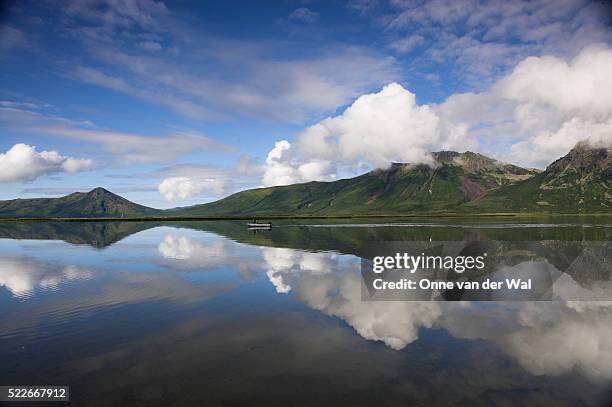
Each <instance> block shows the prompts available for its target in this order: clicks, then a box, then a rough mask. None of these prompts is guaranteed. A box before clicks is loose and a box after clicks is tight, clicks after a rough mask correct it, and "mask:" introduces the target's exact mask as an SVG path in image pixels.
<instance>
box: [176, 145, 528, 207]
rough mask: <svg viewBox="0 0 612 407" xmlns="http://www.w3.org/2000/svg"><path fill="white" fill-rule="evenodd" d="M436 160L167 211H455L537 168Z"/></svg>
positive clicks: (476, 157) (464, 156)
mask: <svg viewBox="0 0 612 407" xmlns="http://www.w3.org/2000/svg"><path fill="white" fill-rule="evenodd" d="M432 157H433V159H434V161H435V163H436V165H435V166H427V165H413V164H402V163H396V164H392V165H391V166H390V167H389V168H388V169H377V170H374V171H370V172H368V173H366V174H363V175H360V176H358V177H355V178H349V179H342V180H338V181H332V182H308V183H303V184H295V185H287V186H278V187H271V188H257V189H251V190H247V191H242V192H238V193H236V194H233V195H231V196H228V197H227V198H224V199H221V200H219V201H216V202H212V203H208V204H203V205H196V206H191V207H187V208H177V209H174V210H170V211H168V212H167V214H168V215H169V216H227V215H243V216H244V215H246V216H251V215H258V216H259V215H285V214H286V215H325V216H329V215H354V214H402V213H404V214H405V213H410V212H432V211H454V210H456V209H457V207H458V206H459V205H461V204H463V203H464V202H469V201H472V200H474V199H476V198H479V197H481V196H482V195H484V194H485V193H486V192H487V191H489V190H491V189H493V188H497V187H500V186H504V185H509V184H512V183H514V182H517V181H520V180H524V179H527V178H529V177H531V176H533V175H534V174H536V173H537V171H536V170H531V169H525V168H521V167H517V166H515V165H510V164H504V163H501V162H499V161H496V160H494V159H492V158H489V157H486V156H484V155H481V154H477V153H472V152H469V151H468V152H465V153H457V152H454V151H440V152H436V153H432Z"/></svg>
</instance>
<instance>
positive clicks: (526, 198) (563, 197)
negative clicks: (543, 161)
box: [463, 143, 612, 213]
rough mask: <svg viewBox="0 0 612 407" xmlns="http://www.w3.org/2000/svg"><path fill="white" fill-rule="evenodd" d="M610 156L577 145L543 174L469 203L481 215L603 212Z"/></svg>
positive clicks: (608, 199) (611, 176)
mask: <svg viewBox="0 0 612 407" xmlns="http://www.w3.org/2000/svg"><path fill="white" fill-rule="evenodd" d="M611 187H612V156H611V155H610V151H609V149H606V148H592V147H589V146H588V145H586V144H584V143H579V144H578V145H577V146H576V147H574V148H573V149H572V150H571V151H570V152H569V153H568V154H567V155H566V156H564V157H562V158H560V159H558V160H557V161H555V162H553V163H552V164H550V165H549V166H548V167H547V168H546V171H544V172H542V173H540V174H537V175H536V176H534V177H532V178H529V179H527V180H524V181H521V182H517V183H515V184H513V185H508V186H503V187H500V188H497V189H495V190H493V191H491V192H489V193H488V194H486V195H485V196H483V197H482V198H480V199H477V200H475V201H473V202H469V203H467V204H465V205H463V207H464V208H465V209H466V210H476V211H481V212H498V211H501V209H502V208H504V209H505V210H504V211H505V212H520V211H550V212H576V213H580V212H605V211H609V210H610V209H612V194H611V192H610V191H611Z"/></svg>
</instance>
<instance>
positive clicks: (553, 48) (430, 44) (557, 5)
mask: <svg viewBox="0 0 612 407" xmlns="http://www.w3.org/2000/svg"><path fill="white" fill-rule="evenodd" d="M606 7H607V6H606V4H604V3H599V2H592V1H589V0H566V1H563V2H554V1H512V2H499V1H496V0H483V1H475V0H433V1H427V2H413V1H403V0H394V1H391V8H390V9H388V10H386V11H385V12H384V15H383V16H382V17H380V18H378V20H377V21H380V22H382V24H383V26H384V28H385V33H386V34H387V36H388V38H389V43H390V46H391V48H394V49H395V50H396V51H397V52H400V53H401V52H406V49H408V50H410V49H411V46H412V45H413V44H414V41H418V40H416V39H418V38H419V37H422V38H424V39H425V41H424V44H419V45H422V46H423V52H422V53H421V54H419V56H418V58H414V60H413V62H412V63H411V68H412V69H414V70H416V71H417V72H420V73H427V72H430V71H431V67H432V66H434V67H441V66H443V69H444V71H446V72H449V71H450V76H452V77H454V78H457V79H459V81H460V85H459V86H462V84H463V85H465V84H467V85H470V86H472V87H474V88H476V89H483V88H485V87H486V86H488V85H489V84H490V83H492V82H494V81H495V80H496V79H497V78H499V77H500V76H503V75H505V74H506V73H507V72H508V71H509V70H511V69H512V67H513V66H514V65H516V63H517V62H518V61H520V60H522V59H524V58H526V57H528V56H530V55H542V54H550V55H556V56H559V57H564V58H570V57H572V56H573V55H575V54H577V53H578V52H579V51H580V50H581V49H583V48H584V47H585V46H588V45H589V44H593V43H597V42H604V43H611V42H612V32H611V31H610V29H609V24H610V22H611V20H610V14H609V11H608V10H606ZM402 44H405V45H406V47H404V46H402Z"/></svg>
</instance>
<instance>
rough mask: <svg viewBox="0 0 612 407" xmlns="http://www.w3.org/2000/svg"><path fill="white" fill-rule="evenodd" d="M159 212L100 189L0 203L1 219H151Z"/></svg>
mask: <svg viewBox="0 0 612 407" xmlns="http://www.w3.org/2000/svg"><path fill="white" fill-rule="evenodd" d="M160 213H161V211H159V210H157V209H153V208H148V207H146V206H142V205H138V204H135V203H133V202H130V201H128V200H127V199H125V198H122V197H120V196H119V195H115V194H113V193H112V192H109V191H107V190H106V189H104V188H96V189H93V190H91V191H89V192H87V193H84V192H75V193H72V194H70V195H66V196H63V197H61V198H35V199H13V200H10V201H0V217H2V218H72V217H75V218H77V217H79V218H114V217H117V218H121V217H139V216H155V215H159V214H160Z"/></svg>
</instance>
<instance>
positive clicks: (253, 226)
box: [247, 222, 272, 229]
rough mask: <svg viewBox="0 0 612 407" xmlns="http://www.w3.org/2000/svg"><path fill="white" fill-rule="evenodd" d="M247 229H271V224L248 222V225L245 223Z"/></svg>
mask: <svg viewBox="0 0 612 407" xmlns="http://www.w3.org/2000/svg"><path fill="white" fill-rule="evenodd" d="M247 227H248V228H249V229H272V222H268V223H259V222H250V223H247Z"/></svg>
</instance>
